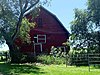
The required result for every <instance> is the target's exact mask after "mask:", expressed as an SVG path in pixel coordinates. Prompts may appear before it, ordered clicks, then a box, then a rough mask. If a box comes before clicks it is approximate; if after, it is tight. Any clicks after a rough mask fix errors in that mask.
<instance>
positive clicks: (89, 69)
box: [87, 53, 90, 72]
mask: <svg viewBox="0 0 100 75" xmlns="http://www.w3.org/2000/svg"><path fill="white" fill-rule="evenodd" d="M87 57H88V66H89V72H90V63H89V54H88V53H87Z"/></svg>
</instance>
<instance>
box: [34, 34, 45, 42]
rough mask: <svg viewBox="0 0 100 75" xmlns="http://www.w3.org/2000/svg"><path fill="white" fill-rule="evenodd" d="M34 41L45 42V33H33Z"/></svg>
mask: <svg viewBox="0 0 100 75" xmlns="http://www.w3.org/2000/svg"><path fill="white" fill-rule="evenodd" d="M34 42H35V43H46V35H34Z"/></svg>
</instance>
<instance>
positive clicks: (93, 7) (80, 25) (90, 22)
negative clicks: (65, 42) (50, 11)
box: [71, 0, 100, 52]
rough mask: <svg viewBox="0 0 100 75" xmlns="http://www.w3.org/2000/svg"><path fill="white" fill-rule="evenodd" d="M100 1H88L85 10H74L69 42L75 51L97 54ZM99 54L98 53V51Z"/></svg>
mask: <svg viewBox="0 0 100 75" xmlns="http://www.w3.org/2000/svg"><path fill="white" fill-rule="evenodd" d="M99 15H100V0H88V1H87V9H84V10H80V9H75V18H74V20H73V21H72V22H71V32H72V35H71V42H72V45H73V46H75V49H76V50H80V51H82V52H84V51H85V50H84V48H85V49H87V52H91V51H92V52H98V51H99V49H100V22H99V21H100V16H99ZM99 52H100V51H99Z"/></svg>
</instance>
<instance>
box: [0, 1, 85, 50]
mask: <svg viewBox="0 0 100 75" xmlns="http://www.w3.org/2000/svg"><path fill="white" fill-rule="evenodd" d="M86 1H87V0H52V1H51V3H50V4H51V6H47V5H45V6H44V7H45V8H46V9H47V10H49V11H50V12H51V13H53V14H55V15H56V16H57V18H58V19H59V20H60V21H61V23H62V24H63V25H64V26H65V28H66V29H67V30H68V31H69V32H71V31H70V22H71V21H72V20H73V19H74V9H75V8H79V9H85V8H86ZM1 50H8V46H7V45H6V44H4V45H3V47H2V48H0V51H1Z"/></svg>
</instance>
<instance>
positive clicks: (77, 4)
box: [45, 0, 87, 32]
mask: <svg viewBox="0 0 100 75" xmlns="http://www.w3.org/2000/svg"><path fill="white" fill-rule="evenodd" d="M86 2H87V0H52V1H51V6H49V7H47V6H45V7H46V8H47V9H48V10H49V11H50V12H52V13H53V14H55V15H56V16H57V17H58V19H59V20H60V21H61V22H62V24H63V25H64V26H65V27H66V29H67V30H68V31H69V32H70V22H71V21H72V20H73V19H74V9H75V8H79V9H85V8H86Z"/></svg>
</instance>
